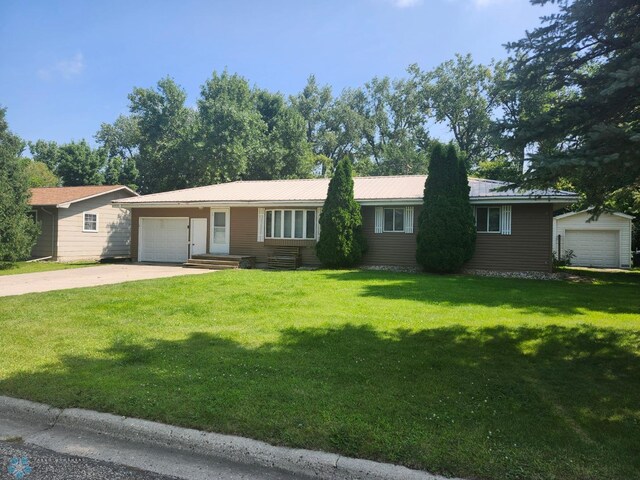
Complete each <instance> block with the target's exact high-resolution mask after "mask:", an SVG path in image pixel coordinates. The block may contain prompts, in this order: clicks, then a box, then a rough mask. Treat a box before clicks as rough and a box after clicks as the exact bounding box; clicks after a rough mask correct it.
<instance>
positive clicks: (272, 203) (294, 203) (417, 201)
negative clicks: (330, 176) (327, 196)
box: [112, 195, 578, 210]
mask: <svg viewBox="0 0 640 480" xmlns="http://www.w3.org/2000/svg"><path fill="white" fill-rule="evenodd" d="M141 198H144V197H141ZM577 199H578V197H577V195H574V196H568V195H555V196H545V197H529V196H502V197H470V199H469V200H470V202H471V204H472V205H496V204H497V205H501V204H503V203H512V204H513V203H560V204H570V203H573V202H575V201H576V200H577ZM356 202H358V203H359V204H360V206H363V207H377V206H391V205H400V206H406V205H422V203H423V199H422V197H420V198H418V197H412V198H387V199H384V198H381V199H365V200H358V199H356ZM112 204H113V206H116V207H120V208H143V207H144V208H179V207H194V206H195V207H215V208H228V207H241V206H252V207H282V208H283V209H285V210H289V209H290V208H297V207H299V208H315V207H321V206H323V205H324V200H235V201H233V202H229V201H220V202H215V201H188V202H153V201H150V202H123V201H117V200H114V201H113V202H112ZM287 207H290V208H287Z"/></svg>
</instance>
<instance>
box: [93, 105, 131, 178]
mask: <svg viewBox="0 0 640 480" xmlns="http://www.w3.org/2000/svg"><path fill="white" fill-rule="evenodd" d="M95 138H96V141H97V142H98V143H99V144H100V148H101V149H103V150H104V151H105V153H106V156H107V165H106V169H105V183H106V184H108V185H127V186H129V187H130V188H132V189H134V190H136V189H137V187H138V176H139V171H138V168H137V161H138V157H139V144H140V129H139V128H138V122H137V121H136V118H135V117H133V116H124V115H121V116H119V117H118V118H117V119H116V121H115V122H113V123H112V124H109V123H103V124H102V125H101V126H100V130H98V132H97V133H96V135H95Z"/></svg>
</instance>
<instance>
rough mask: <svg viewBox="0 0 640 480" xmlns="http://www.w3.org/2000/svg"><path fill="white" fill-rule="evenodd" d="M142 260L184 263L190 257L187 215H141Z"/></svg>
mask: <svg viewBox="0 0 640 480" xmlns="http://www.w3.org/2000/svg"><path fill="white" fill-rule="evenodd" d="M138 232H139V233H138V239H139V241H138V260H139V261H140V262H166V263H184V262H186V261H187V259H188V257H189V219H188V218H187V217H184V218H183V217H166V218H164V217H163V218H161V217H141V218H140V225H139V230H138Z"/></svg>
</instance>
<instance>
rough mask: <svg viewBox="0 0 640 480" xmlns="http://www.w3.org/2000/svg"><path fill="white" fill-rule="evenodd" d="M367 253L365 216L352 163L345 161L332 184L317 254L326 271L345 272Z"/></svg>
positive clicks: (323, 217) (336, 171) (322, 222)
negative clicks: (358, 199) (355, 194)
mask: <svg viewBox="0 0 640 480" xmlns="http://www.w3.org/2000/svg"><path fill="white" fill-rule="evenodd" d="M366 250H367V243H366V239H365V237H364V235H363V233H362V212H361V210H360V204H359V203H358V202H356V201H355V199H354V195H353V176H352V171H351V162H350V161H349V159H347V158H345V159H343V160H341V161H340V162H338V165H337V166H336V170H335V172H334V175H333V178H332V179H331V181H330V182H329V189H328V191H327V198H326V200H325V202H324V206H323V208H322V213H321V214H320V239H319V240H318V243H317V245H316V254H317V256H318V259H319V260H320V262H321V263H322V265H324V266H325V267H332V268H342V267H351V266H353V265H357V264H358V263H359V262H360V260H361V259H362V255H363V254H364V253H365V252H366Z"/></svg>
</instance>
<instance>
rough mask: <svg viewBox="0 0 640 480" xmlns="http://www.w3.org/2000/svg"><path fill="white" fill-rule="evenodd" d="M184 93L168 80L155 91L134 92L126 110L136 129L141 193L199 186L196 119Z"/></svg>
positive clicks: (134, 90) (162, 81) (136, 89)
mask: <svg viewBox="0 0 640 480" xmlns="http://www.w3.org/2000/svg"><path fill="white" fill-rule="evenodd" d="M186 99H187V95H186V93H185V91H184V90H183V89H182V88H180V86H178V85H177V84H176V82H175V81H174V80H173V79H171V78H169V77H166V78H163V79H161V80H160V81H159V82H158V84H157V86H156V88H134V89H133V92H132V93H131V94H129V110H130V111H131V115H132V117H133V120H132V121H133V122H135V124H136V125H137V129H138V135H139V136H138V145H137V150H138V156H137V158H136V167H137V169H138V171H139V173H140V176H139V179H138V182H139V185H140V190H141V191H142V192H143V193H152V192H162V191H167V190H176V189H179V188H188V187H193V186H198V185H201V184H202V183H200V181H201V173H202V172H200V169H199V165H198V158H197V149H198V146H199V145H198V143H197V135H196V134H197V125H196V123H197V116H196V113H195V111H193V110H192V109H189V108H187V107H186V106H185V102H186Z"/></svg>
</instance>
